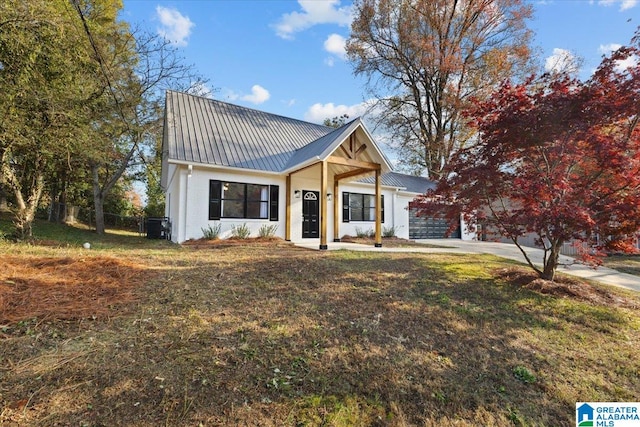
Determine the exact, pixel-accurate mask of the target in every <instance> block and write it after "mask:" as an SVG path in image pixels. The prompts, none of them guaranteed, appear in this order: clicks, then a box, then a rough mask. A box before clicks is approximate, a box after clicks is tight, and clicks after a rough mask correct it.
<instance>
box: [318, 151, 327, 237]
mask: <svg viewBox="0 0 640 427" xmlns="http://www.w3.org/2000/svg"><path fill="white" fill-rule="evenodd" d="M328 175H329V167H328V164H327V162H326V161H324V162H322V164H321V168H320V249H321V250H326V249H328V248H329V247H328V246H327V211H328V209H327V203H328V202H327V179H328Z"/></svg>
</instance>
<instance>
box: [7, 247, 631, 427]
mask: <svg viewBox="0 0 640 427" xmlns="http://www.w3.org/2000/svg"><path fill="white" fill-rule="evenodd" d="M96 239H97V238H96ZM130 239H132V240H131V241H130V243H126V242H124V241H123V242H119V243H109V242H101V241H96V242H95V243H96V244H95V246H94V247H95V248H97V249H91V250H83V249H82V248H80V247H75V246H73V245H68V246H62V247H60V246H59V247H55V246H51V245H49V246H33V245H32V246H27V245H18V246H16V245H13V244H9V243H0V256H1V257H3V259H4V260H6V261H5V267H4V268H3V269H2V271H0V317H2V319H0V328H1V329H0V424H3V423H4V424H6V425H131V426H158V425H171V426H197V425H203V426H209V425H256V426H258V425H260V426H269V425H273V426H298V425H307V426H320V425H331V426H353V425H362V426H369V425H390V426H410V425H427V426H436V425H437V426H453V425H456V426H477V425H492V426H511V425H541V426H570V425H574V424H575V421H574V412H575V402H577V401H634V400H637V396H639V395H640V354H638V352H637V349H638V348H640V311H639V310H638V307H639V304H640V298H639V297H638V295H637V294H631V293H628V292H625V293H620V292H622V291H619V290H616V289H607V290H602V289H600V288H599V289H598V290H597V291H596V290H594V291H593V292H591V293H590V292H586V291H585V292H582V293H581V292H577V293H572V294H570V295H571V296H564V297H562V296H556V295H555V293H551V294H545V293H541V291H542V290H544V289H547V290H548V288H544V287H541V286H539V283H538V284H535V281H534V282H531V280H530V279H527V278H526V275H523V274H520V272H519V271H518V270H517V269H516V270H514V267H515V266H516V264H514V263H510V262H506V261H503V260H501V259H498V258H495V257H491V256H479V255H453V254H442V255H438V254H402V253H379V254H376V253H370V252H349V251H337V252H317V251H309V250H304V249H300V248H295V247H292V246H290V245H288V244H286V243H284V242H279V243H278V242H272V243H270V244H251V245H248V246H238V245H211V246H207V245H196V246H193V247H190V246H184V247H181V246H177V245H170V244H163V245H162V246H159V245H158V243H157V242H149V241H145V239H140V238H138V237H134V236H132V237H130ZM135 239H137V240H135ZM98 240H99V239H98ZM134 240H135V241H134ZM532 284H533V285H532ZM571 286H574V287H575V286H578V287H582V289H592V288H590V287H589V288H587V287H584V286H585V285H584V284H576V283H575V280H574V281H572V282H571ZM543 288H544V289H543ZM592 290H593V289H592ZM54 291H55V292H54ZM613 293H615V295H617V296H618V297H617V298H610V297H611V295H613ZM51 295H55V297H52V296H51ZM594 295H595V296H596V297H594ZM30 304H33V308H32V307H31V306H30ZM25 306H26V307H25ZM35 307H40V309H39V310H36V309H35ZM27 308H28V309H27ZM30 310H31V311H30ZM29 313H37V315H34V314H29Z"/></svg>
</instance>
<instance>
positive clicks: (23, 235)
mask: <svg viewBox="0 0 640 427" xmlns="http://www.w3.org/2000/svg"><path fill="white" fill-rule="evenodd" d="M35 169H36V170H34V171H33V173H34V175H33V178H32V185H31V188H30V189H29V194H28V197H27V198H26V200H25V197H24V195H23V188H22V186H21V185H20V182H19V181H18V177H16V175H15V173H14V171H13V169H11V167H10V166H9V165H7V164H6V163H3V164H2V175H3V177H4V179H5V182H6V183H7V184H8V186H9V188H11V189H12V190H13V193H14V195H15V198H16V207H17V210H16V212H15V216H14V220H13V223H14V226H15V227H16V231H15V236H16V238H17V239H19V240H24V239H27V238H30V237H32V236H33V229H32V226H33V220H34V219H35V217H36V210H37V209H38V204H39V203H40V198H41V197H42V192H43V191H44V175H43V174H42V169H41V168H39V167H36V168H35Z"/></svg>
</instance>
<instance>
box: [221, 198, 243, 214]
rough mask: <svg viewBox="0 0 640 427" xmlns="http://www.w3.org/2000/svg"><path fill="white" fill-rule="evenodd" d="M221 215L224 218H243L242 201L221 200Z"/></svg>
mask: <svg viewBox="0 0 640 427" xmlns="http://www.w3.org/2000/svg"><path fill="white" fill-rule="evenodd" d="M222 216H223V217H225V218H244V202H243V201H235V200H224V201H223V202H222Z"/></svg>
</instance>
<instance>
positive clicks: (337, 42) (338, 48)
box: [324, 34, 347, 59]
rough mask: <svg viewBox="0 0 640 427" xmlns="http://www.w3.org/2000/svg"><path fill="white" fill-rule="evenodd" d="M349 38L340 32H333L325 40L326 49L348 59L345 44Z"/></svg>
mask: <svg viewBox="0 0 640 427" xmlns="http://www.w3.org/2000/svg"><path fill="white" fill-rule="evenodd" d="M346 43H347V40H346V39H345V38H344V37H342V36H341V35H339V34H331V35H330V36H329V37H327V39H326V40H325V41H324V50H326V51H327V52H329V53H331V54H333V55H335V56H337V57H338V58H340V59H346V57H347V50H346V48H345V45H346Z"/></svg>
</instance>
